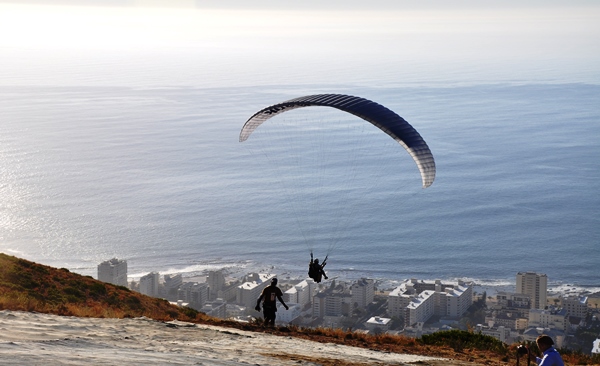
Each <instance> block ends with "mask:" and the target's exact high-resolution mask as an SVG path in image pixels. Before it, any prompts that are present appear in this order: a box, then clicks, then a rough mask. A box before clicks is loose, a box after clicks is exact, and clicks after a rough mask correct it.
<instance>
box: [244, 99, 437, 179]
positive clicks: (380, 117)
mask: <svg viewBox="0 0 600 366" xmlns="http://www.w3.org/2000/svg"><path fill="white" fill-rule="evenodd" d="M312 106H322V107H331V108H336V109H338V110H341V111H344V112H348V113H351V114H353V115H355V116H357V117H360V118H362V119H364V120H365V121H368V122H370V123H371V124H373V125H374V126H376V127H377V128H379V129H380V130H382V131H383V132H385V133H387V134H388V135H389V136H391V137H392V138H393V139H394V140H396V141H397V142H398V143H399V144H400V145H402V146H403V147H404V148H405V149H406V151H407V152H408V153H409V154H410V155H411V156H412V158H413V160H414V161H415V163H416V164H417V167H418V168H419V171H420V173H421V180H422V182H423V188H427V187H429V186H430V185H431V184H433V181H434V179H435V161H434V159H433V155H432V153H431V151H430V150H429V146H427V143H425V140H423V138H422V137H421V135H420V134H419V133H418V132H417V130H415V129H414V128H413V127H412V126H411V125H410V124H409V123H408V122H406V121H405V120H404V119H403V118H402V117H400V116H399V115H398V114H396V113H394V112H393V111H391V110H390V109H388V108H386V107H384V106H382V105H381V104H378V103H375V102H373V101H370V100H368V99H365V98H360V97H355V96H350V95H343V94H317V95H307V96H304V97H299V98H295V99H290V100H288V101H285V102H281V103H278V104H274V105H272V106H270V107H266V108H264V109H261V110H260V111H258V112H256V113H255V114H254V115H253V116H252V117H250V118H249V119H248V121H246V123H245V124H244V126H243V127H242V130H241V132H240V142H244V141H246V140H247V139H248V138H249V137H250V135H251V134H252V132H254V130H256V128H258V126H260V125H261V124H262V123H263V122H265V121H266V120H268V119H269V118H271V117H274V116H276V115H278V114H281V113H284V112H287V111H290V110H293V109H297V108H303V107H312Z"/></svg>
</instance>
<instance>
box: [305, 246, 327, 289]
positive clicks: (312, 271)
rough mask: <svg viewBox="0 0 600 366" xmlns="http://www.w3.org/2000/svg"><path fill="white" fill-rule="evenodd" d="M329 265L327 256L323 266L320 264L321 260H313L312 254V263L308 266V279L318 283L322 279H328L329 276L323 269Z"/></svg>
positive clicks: (311, 255)
mask: <svg viewBox="0 0 600 366" xmlns="http://www.w3.org/2000/svg"><path fill="white" fill-rule="evenodd" d="M326 264H327V256H325V260H324V261H323V264H319V258H315V259H314V260H313V254H312V252H310V263H309V264H308V277H310V278H312V279H313V280H315V282H316V283H319V282H321V277H325V279H327V275H326V274H325V271H324V270H323V267H325V265H326Z"/></svg>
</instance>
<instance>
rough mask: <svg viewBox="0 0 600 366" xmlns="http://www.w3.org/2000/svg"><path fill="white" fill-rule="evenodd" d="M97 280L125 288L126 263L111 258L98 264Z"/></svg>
mask: <svg viewBox="0 0 600 366" xmlns="http://www.w3.org/2000/svg"><path fill="white" fill-rule="evenodd" d="M98 280H99V281H103V282H108V283H112V284H113V285H118V286H125V287H127V261H125V260H119V259H117V258H113V259H111V260H108V261H105V262H102V263H100V264H99V265H98Z"/></svg>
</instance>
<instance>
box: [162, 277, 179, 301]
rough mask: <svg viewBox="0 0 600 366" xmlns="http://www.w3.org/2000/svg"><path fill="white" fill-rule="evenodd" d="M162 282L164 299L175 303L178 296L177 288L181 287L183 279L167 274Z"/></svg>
mask: <svg viewBox="0 0 600 366" xmlns="http://www.w3.org/2000/svg"><path fill="white" fill-rule="evenodd" d="M164 280H165V283H164V290H165V297H166V298H167V300H169V301H177V300H178V295H179V294H178V292H179V287H180V286H181V285H183V277H181V274H176V275H168V274H167V275H165V276H164Z"/></svg>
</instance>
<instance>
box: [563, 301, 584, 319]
mask: <svg viewBox="0 0 600 366" xmlns="http://www.w3.org/2000/svg"><path fill="white" fill-rule="evenodd" d="M561 303H562V306H563V308H565V309H566V310H567V313H568V314H569V315H570V316H576V317H579V318H582V319H585V317H586V315H587V312H588V298H587V297H585V296H584V297H579V296H567V297H563V298H562V299H561Z"/></svg>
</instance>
